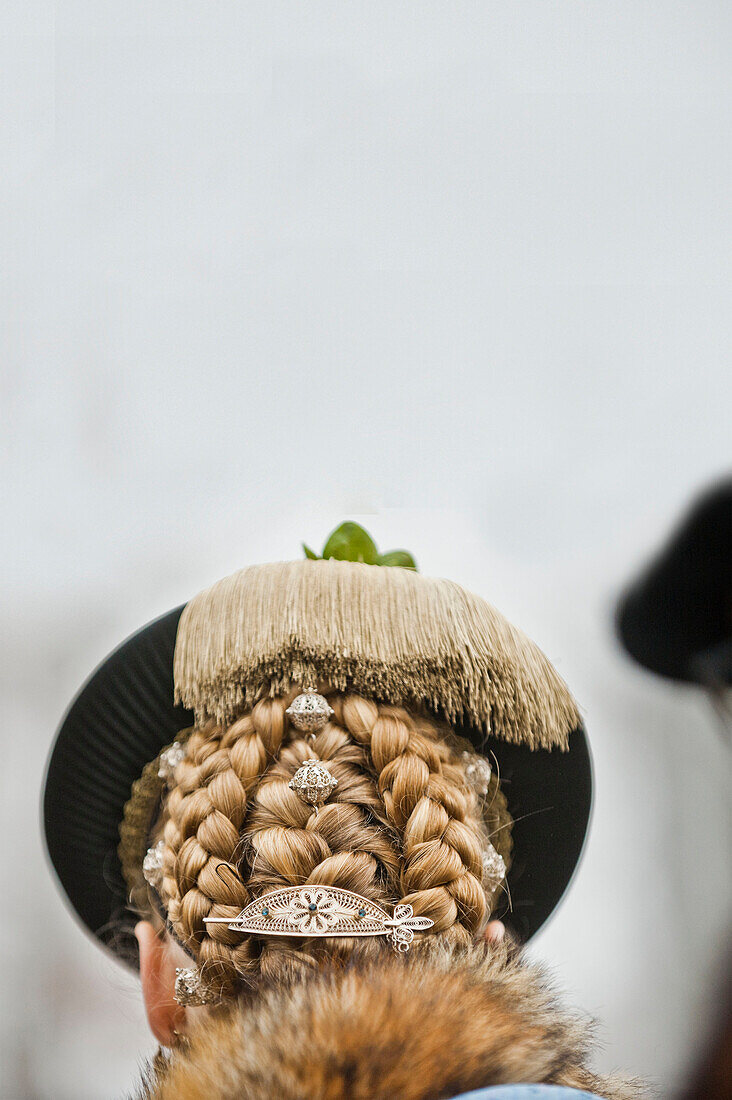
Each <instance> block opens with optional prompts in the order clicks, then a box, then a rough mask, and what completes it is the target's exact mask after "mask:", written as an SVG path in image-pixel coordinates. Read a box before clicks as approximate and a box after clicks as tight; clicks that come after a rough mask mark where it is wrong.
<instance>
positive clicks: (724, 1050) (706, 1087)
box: [681, 967, 732, 1100]
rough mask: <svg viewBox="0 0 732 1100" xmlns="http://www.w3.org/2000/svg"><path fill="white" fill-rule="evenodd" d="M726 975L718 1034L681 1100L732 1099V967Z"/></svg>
mask: <svg viewBox="0 0 732 1100" xmlns="http://www.w3.org/2000/svg"><path fill="white" fill-rule="evenodd" d="M727 973H728V981H727V988H726V990H725V998H724V1011H723V1012H722V1015H721V1019H720V1022H719V1023H718V1025H717V1027H718V1030H717V1033H716V1035H715V1038H714V1041H713V1042H712V1043H711V1044H710V1045H709V1049H708V1050H707V1051H706V1053H705V1056H704V1057H703V1058H702V1059H701V1061H700V1063H699V1065H698V1066H697V1067H696V1070H695V1072H694V1073H693V1074H692V1078H691V1079H692V1082H693V1083H692V1084H690V1086H689V1088H688V1089H687V1091H686V1092H685V1093H684V1094H683V1097H682V1098H681V1100H732V967H728V968H727Z"/></svg>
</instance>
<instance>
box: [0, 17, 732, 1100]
mask: <svg viewBox="0 0 732 1100" xmlns="http://www.w3.org/2000/svg"><path fill="white" fill-rule="evenodd" d="M2 19H3V22H4V25H5V29H4V33H3V36H2V45H1V47H0V49H2V58H1V61H2V63H1V64H0V86H1V89H2V103H3V110H2V118H0V140H1V142H2V152H3V172H2V184H1V186H2V204H1V205H0V227H1V228H0V234H1V244H2V256H3V260H2V267H1V271H2V275H1V277H2V282H3V288H4V292H3V294H2V302H1V304H0V311H1V315H0V322H1V324H0V328H1V330H2V333H3V336H2V340H3V353H2V364H3V414H4V430H3V438H2V446H3V451H4V475H3V478H2V488H3V493H4V503H3V517H4V520H5V532H6V533H5V536H4V538H3V550H4V555H5V558H6V560H5V564H4V568H3V573H2V576H3V593H2V604H3V617H4V624H5V625H4V630H3V643H2V665H1V668H2V676H3V681H4V683H3V696H2V697H3V709H4V715H5V717H4V721H3V726H2V733H1V734H0V737H2V759H3V768H2V785H3V786H2V791H3V794H2V805H1V807H0V810H1V812H2V821H1V822H0V829H1V830H2V836H3V871H4V874H3V891H2V906H1V907H0V930H1V932H2V935H1V936H0V951H1V952H2V960H1V962H0V965H1V967H2V973H3V978H4V990H3V993H2V999H3V1011H2V1013H1V1014H0V1019H1V1020H2V1023H1V1025H0V1026H1V1027H2V1048H3V1049H2V1052H1V1054H2V1057H1V1060H2V1063H3V1066H4V1068H3V1071H2V1074H3V1078H2V1085H1V1086H0V1087H1V1088H2V1096H3V1097H6V1098H11V1100H21V1098H31V1097H32V1098H36V1097H37V1098H51V1100H66V1098H69V1100H71V1098H73V1100H87V1098H88V1100H99V1098H106V1097H115V1096H119V1095H122V1094H124V1093H125V1091H126V1090H129V1089H130V1088H131V1087H132V1085H133V1082H134V1079H135V1077H136V1073H137V1065H138V1062H139V1060H140V1059H141V1058H142V1056H143V1055H146V1054H148V1053H150V1051H151V1050H152V1049H153V1044H152V1041H151V1039H150V1037H149V1036H148V1032H147V1029H146V1025H145V1022H144V1019H143V1013H142V1009H141V1003H140V996H139V991H138V987H137V983H136V981H135V980H134V979H133V978H132V977H130V976H128V975H127V974H126V973H124V972H123V971H122V969H121V968H120V967H118V966H117V965H116V964H115V963H113V962H111V961H109V960H107V959H106V958H105V957H103V955H102V954H101V952H99V951H97V950H96V948H95V947H94V946H93V945H92V943H91V942H90V941H89V940H87V939H86V938H85V937H84V936H83V935H82V933H81V932H80V931H79V929H78V928H77V927H76V925H75V923H74V921H73V919H72V918H71V916H70V915H69V913H68V911H67V910H66V908H65V906H64V904H63V903H62V901H61V899H60V897H59V896H58V895H57V892H56V889H55V885H54V883H53V882H52V879H51V877H50V875H49V872H48V868H47V867H46V865H45V862H44V855H43V850H42V845H41V840H40V835H39V824H38V800H39V791H40V785H41V779H42V772H43V767H44V761H45V758H46V756H47V753H48V751H49V747H50V744H51V739H52V737H53V732H54V728H55V726H56V725H57V723H58V721H59V719H60V717H61V715H62V712H63V710H64V708H65V706H66V704H67V702H68V701H69V699H70V697H71V695H72V694H73V693H74V691H75V690H76V689H77V687H78V686H79V684H80V683H81V681H82V680H83V679H84V678H85V676H86V675H87V673H88V672H89V671H90V669H91V667H92V666H93V665H94V664H95V663H96V662H97V661H98V660H99V659H100V658H101V657H102V656H103V655H104V654H105V653H106V652H107V651H108V650H109V649H110V648H112V646H114V645H115V644H116V643H117V642H118V641H119V640H120V639H121V638H122V637H123V636H124V635H126V634H127V633H129V632H131V631H132V630H134V629H135V628H136V627H138V626H139V625H140V624H141V623H142V622H144V621H145V620H147V619H149V618H151V617H153V616H154V615H157V614H158V613H161V612H163V611H166V610H167V609H168V608H170V607H172V606H174V605H175V604H177V603H180V602H182V601H184V600H186V599H187V598H188V597H190V596H191V595H192V594H193V593H194V592H196V591H197V590H198V589H200V588H202V587H203V586H204V585H206V584H208V583H209V582H212V581H213V580H215V579H217V578H218V577H219V576H223V575H224V574H225V573H227V572H230V571H231V570H233V569H235V568H238V567H239V566H241V565H244V564H247V563H250V562H253V561H261V560H272V559H276V558H287V557H297V556H299V554H300V548H299V542H300V540H301V539H306V540H307V541H308V542H309V543H311V544H313V545H315V544H318V545H322V541H323V540H324V539H325V536H326V535H327V533H328V532H329V531H330V529H331V528H332V527H333V526H335V525H336V524H337V523H338V522H340V521H341V520H343V519H346V518H354V519H357V520H360V521H361V522H363V523H364V524H365V525H366V526H367V527H368V528H369V529H370V530H371V531H372V532H373V534H374V536H375V538H376V540H377V542H378V543H379V545H381V546H382V547H383V548H385V549H388V548H391V547H395V546H406V547H407V548H409V549H410V550H412V551H413V552H414V554H415V555H416V556H417V559H418V562H419V564H420V566H421V568H422V570H423V571H424V572H426V573H433V574H444V575H448V576H450V577H452V578H454V579H455V580H458V581H461V582H462V583H464V584H465V585H467V586H468V587H470V588H473V589H475V590H477V591H478V592H480V593H481V594H483V595H484V596H486V597H487V598H488V599H490V600H491V601H492V602H494V603H495V604H497V605H498V606H499V607H500V608H501V609H502V610H503V611H504V612H505V613H506V614H507V615H508V616H509V617H510V618H511V619H513V620H514V621H515V622H517V623H518V624H519V625H521V626H522V627H523V628H524V629H525V630H526V631H527V632H528V633H530V634H531V635H532V636H533V637H535V638H536V640H537V641H539V642H540V644H541V645H542V646H543V647H544V648H545V650H546V651H547V652H548V653H549V655H550V656H551V657H552V658H553V659H554V660H555V661H556V663H557V664H558V667H559V668H560V671H561V672H562V674H563V675H564V676H565V678H566V679H567V680H568V682H569V684H570V685H571V686H572V688H573V689H574V692H575V694H576V695H577V697H578V699H579V700H580V702H581V704H582V706H583V708H584V710H585V713H586V717H587V723H588V728H589V732H590V736H591V739H592V744H593V749H594V753H595V764H596V769H597V799H596V811H595V817H594V823H593V829H592V834H591V839H590V843H589V846H588V849H587V853H586V858H585V861H584V863H583V865H582V868H581V871H580V873H579V876H578V878H577V879H576V881H575V884H574V887H573V889H572V891H571V894H570V895H569V896H568V898H567V900H566V901H565V904H564V905H563V907H562V908H561V909H560V911H559V912H558V914H557V915H556V917H555V919H554V920H553V921H552V922H551V924H550V925H549V926H548V927H547V928H546V929H545V931H544V932H542V933H541V934H540V936H539V937H538V938H537V940H536V942H535V948H534V952H535V954H536V955H537V956H538V957H540V958H543V959H545V960H546V961H547V962H548V963H549V964H550V965H551V966H553V967H555V968H556V970H557V971H558V973H559V974H560V975H561V979H562V981H563V983H564V985H565V986H566V987H567V989H568V990H569V992H570V996H571V998H572V999H573V1000H574V1001H575V1002H576V1003H578V1004H580V1005H582V1006H584V1007H585V1008H586V1009H588V1010H590V1011H592V1012H593V1013H597V1014H598V1015H599V1016H600V1018H601V1020H602V1022H603V1026H602V1030H601V1037H602V1040H603V1043H604V1049H603V1050H602V1051H601V1053H600V1055H599V1059H598V1064H599V1065H601V1066H602V1067H603V1068H608V1067H612V1066H621V1067H624V1068H625V1069H627V1070H630V1071H633V1072H637V1073H640V1074H643V1075H647V1076H649V1077H651V1078H653V1079H655V1080H656V1081H657V1082H659V1083H660V1086H661V1092H662V1095H664V1096H668V1095H670V1093H671V1091H672V1089H673V1087H674V1086H675V1084H676V1083H677V1082H678V1081H679V1080H680V1077H681V1075H682V1074H683V1071H684V1068H685V1066H686V1064H687V1061H688V1059H689V1058H690V1057H691V1055H692V1053H693V1052H694V1051H695V1050H696V1049H697V1048H698V1044H699V1041H700V1036H701V1035H702V1034H703V1033H704V1029H705V1027H706V1026H707V1022H708V1018H709V1000H710V989H711V984H712V983H713V981H714V979H715V976H716V973H717V970H718V968H719V958H720V951H721V949H722V945H723V943H724V940H725V936H726V932H727V926H728V920H729V913H730V901H731V900H732V882H731V873H730V863H731V862H732V861H730V858H729V853H730V847H729V842H730V821H729V805H728V804H729V797H728V790H729V773H728V770H727V761H726V759H725V753H724V752H723V749H722V744H721V741H720V739H719V738H718V736H717V734H716V731H715V729H714V725H713V722H712V719H711V717H710V714H709V713H708V711H707V708H706V707H705V705H704V703H703V701H702V700H701V699H700V698H698V697H697V696H696V695H695V694H694V692H693V691H690V690H686V689H682V688H674V687H672V686H669V685H668V684H665V683H663V682H662V681H660V680H656V679H654V678H652V677H651V676H648V675H645V674H643V673H642V672H641V671H640V670H639V669H636V668H634V667H633V666H632V665H631V664H630V663H629V662H628V661H626V660H625V659H624V657H623V656H622V655H621V653H620V651H619V649H618V646H617V644H616V642H615V640H614V637H613V633H612V622H611V617H612V610H613V603H614V600H615V599H616V596H617V593H618V591H619V588H620V587H622V585H623V584H624V582H625V581H626V580H627V579H628V577H629V576H630V575H631V574H633V573H634V572H635V571H636V569H637V568H638V567H639V565H640V564H641V562H642V560H643V559H644V558H645V557H646V556H647V554H648V553H649V552H650V551H651V549H653V548H654V547H655V545H656V544H657V543H658V542H659V540H660V539H661V538H662V536H663V535H665V533H666V530H667V528H668V526H669V525H670V524H671V523H672V522H673V520H674V519H675V518H676V516H677V514H678V512H679V511H680V509H681V508H682V507H683V505H684V503H685V501H686V499H687V497H688V495H689V494H690V493H691V492H692V491H693V490H695V489H696V488H697V487H699V486H700V485H702V484H703V483H704V482H706V481H707V480H708V479H710V478H714V477H715V476H716V475H718V474H720V473H721V472H723V471H724V470H725V469H726V468H728V464H729V460H730V410H731V409H732V382H731V380H730V371H729V365H728V360H729V347H730V327H731V325H730V289H731V287H732V280H731V279H730V275H731V270H730V255H731V252H730V246H731V244H732V240H731V237H732V234H731V233H730V223H731V221H732V218H731V209H730V202H729V187H730V160H731V148H730V104H731V102H732V98H731V96H730V30H731V28H732V13H731V12H730V9H729V7H728V5H726V4H724V3H721V2H720V3H711V2H702V0H695V2H694V3H684V4H681V3H673V2H664V3H660V2H648V3H644V4H638V3H637V2H636V0H617V2H614V3H609V2H595V3H591V4H588V3H587V2H586V0H582V2H575V0H561V3H559V2H557V3H549V2H543V3H534V2H530V0H523V2H522V3H521V4H509V3H492V2H488V0H481V2H479V3H465V2H461V0H450V2H445V3H435V2H431V0H422V2H420V3H401V2H398V0H396V2H395V0H388V2H382V0H369V2H368V3H360V2H354V0H348V2H344V0H339V2H332V3H321V2H318V0H311V2H309V3H308V4H301V3H294V2H290V3H280V2H276V0H268V2H267V3H254V2H239V3H233V2H232V3H229V2H209V3H205V4H203V3H193V2H186V0H183V2H180V0H179V2H177V3H175V4H173V3H154V2H153V3H149V2H148V3H144V4H143V3H138V2H134V0H125V2H123V3H120V2H119V0H115V2H114V3H111V2H108V0H93V2H92V0H89V2H78V3H74V2H59V3H56V4H52V3H42V2H34V0H23V2H22V3H21V0H9V2H8V3H6V5H5V8H4V13H3V16H2Z"/></svg>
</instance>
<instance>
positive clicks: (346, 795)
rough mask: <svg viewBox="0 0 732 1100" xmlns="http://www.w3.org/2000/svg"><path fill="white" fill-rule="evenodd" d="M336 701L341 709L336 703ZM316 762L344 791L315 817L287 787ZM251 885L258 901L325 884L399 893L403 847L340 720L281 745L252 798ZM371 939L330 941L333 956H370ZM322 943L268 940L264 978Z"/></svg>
mask: <svg viewBox="0 0 732 1100" xmlns="http://www.w3.org/2000/svg"><path fill="white" fill-rule="evenodd" d="M331 702H332V703H333V704H334V706H336V707H337V701H336V700H334V699H332V700H331ZM313 757H316V758H317V759H319V760H322V761H323V762H324V763H326V764H327V767H328V770H329V771H330V773H331V774H332V775H333V777H334V778H335V779H337V780H338V786H337V787H336V789H335V792H334V794H333V795H332V796H331V798H330V799H329V800H328V802H327V803H326V805H324V806H323V807H321V808H320V810H319V811H318V812H317V813H315V812H314V811H313V809H312V807H310V806H308V805H306V804H305V803H303V802H302V800H301V799H300V798H299V796H298V795H297V794H296V793H295V792H294V791H291V790H290V788H289V786H288V783H289V781H290V779H291V778H292V776H293V775H294V774H295V772H296V771H297V769H298V768H299V767H300V765H301V764H302V763H303V762H304V761H305V760H307V759H309V758H313ZM246 839H247V843H248V858H249V861H250V868H251V869H250V875H249V880H248V884H249V888H250V890H251V892H252V895H253V896H257V895H258V894H260V893H262V892H264V891H266V890H273V889H277V888H278V887H282V886H289V885H300V884H321V885H330V886H340V887H342V888H343V889H346V890H353V891H355V892H356V893H359V894H362V895H364V896H365V897H369V898H371V899H372V900H374V901H379V902H381V903H382V904H389V903H390V902H391V901H392V899H393V897H394V896H395V894H396V892H397V891H398V882H399V863H400V860H399V845H398V843H397V840H396V837H395V836H394V835H393V831H392V829H391V828H390V827H389V823H388V821H387V818H386V816H385V814H384V806H383V802H382V800H381V799H380V797H379V794H378V791H377V789H376V784H375V782H374V779H373V776H372V774H371V771H370V769H369V767H368V761H367V754H366V752H365V751H364V749H363V747H362V746H361V745H359V744H358V743H356V742H355V741H354V740H353V739H352V738H351V737H350V735H349V734H348V732H347V731H346V730H345V729H344V728H343V727H342V726H341V725H340V724H339V722H338V715H337V713H336V716H335V717H334V718H333V720H332V721H331V722H330V723H329V724H328V725H327V726H326V727H325V729H323V730H322V731H321V732H320V733H319V734H318V735H317V736H316V737H315V739H314V740H313V742H312V743H306V742H305V741H304V740H303V739H302V737H301V735H299V734H296V736H295V739H294V740H293V741H291V742H290V743H289V744H288V745H287V746H286V747H285V748H283V750H282V752H281V754H280V758H279V760H278V761H277V762H276V763H275V764H274V765H273V766H272V767H271V768H270V769H269V771H268V772H267V775H266V776H265V777H264V779H263V780H262V783H261V784H260V786H259V788H258V790H257V794H256V797H255V799H254V802H253V805H252V810H251V814H250V816H249V817H248V820H247V823H246ZM380 946H381V945H380V944H378V943H375V942H374V941H373V940H361V941H358V942H356V943H354V941H353V940H351V939H344V940H339V939H330V940H329V942H328V947H327V951H328V953H329V954H330V955H331V956H333V955H346V954H348V955H353V953H354V952H357V953H359V954H367V953H372V952H374V951H376V950H378V949H379V948H380ZM323 951H324V947H323V944H322V942H320V941H317V940H315V941H311V942H310V943H309V944H304V945H303V946H301V947H300V948H293V944H292V941H287V940H271V941H264V942H263V946H262V952H261V956H260V960H259V964H260V970H261V973H262V974H263V975H265V976H269V975H275V974H278V975H279V974H282V971H283V969H284V970H286V971H290V972H294V971H296V970H297V969H302V967H303V966H305V967H306V968H307V967H311V966H313V965H314V964H315V960H316V959H317V958H318V957H319V956H320V955H322V954H323Z"/></svg>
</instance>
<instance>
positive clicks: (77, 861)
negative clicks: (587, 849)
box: [43, 607, 592, 965]
mask: <svg viewBox="0 0 732 1100" xmlns="http://www.w3.org/2000/svg"><path fill="white" fill-rule="evenodd" d="M182 610H183V608H182V607H178V608H175V609H174V610H173V611H170V612H169V613H168V614H167V615H163V616H162V617H161V618H159V619H155V620H154V621H153V622H151V623H148V625H147V626H144V627H143V628H142V629H141V630H139V631H138V632H137V633H135V634H133V635H132V636H131V637H130V638H128V639H127V640H126V641H125V642H123V643H122V645H120V646H119V647H118V648H117V649H115V650H114V651H113V652H112V653H111V654H110V655H109V656H108V657H107V658H106V659H105V660H104V661H102V663H101V664H100V665H99V667H98V668H97V669H96V670H95V671H94V672H93V673H92V675H91V676H90V677H89V679H88V680H87V682H86V683H85V684H84V686H83V687H82V688H81V690H80V692H79V694H78V695H77V696H76V698H75V699H74V701H73V702H72V704H71V706H70V707H69V709H68V711H67V713H66V715H65V717H64V719H63V721H62V723H61V726H60V728H59V731H58V734H57V737H56V740H55V742H54V745H53V749H52V751H51V756H50V759H49V763H48V768H47V772H46V780H45V788H44V795H43V818H44V828H45V838H46V846H47V850H48V855H49V857H50V860H51V863H52V865H53V867H54V869H55V872H56V874H57V876H58V878H59V881H60V883H61V886H62V888H63V891H64V893H65V894H66V896H67V898H68V900H69V902H70V903H71V906H72V907H73V909H74V911H75V913H76V914H77V916H78V917H79V919H80V920H81V922H82V924H83V925H84V926H85V928H86V929H87V930H88V931H89V932H91V933H92V935H94V936H95V937H96V938H97V940H99V941H100V942H101V943H102V944H104V945H105V946H107V947H108V948H110V949H111V950H112V951H113V952H114V953H115V954H116V955H117V956H118V957H120V958H122V959H123V960H125V961H127V962H129V963H130V964H131V965H136V961H137V953H136V944H135V941H134V937H133V936H132V935H131V933H132V929H133V927H134V923H135V917H134V915H133V914H132V913H131V912H130V911H129V910H128V908H127V906H126V892H127V891H126V886H125V882H124V878H123V875H122V867H121V864H120V860H119V856H118V853H117V846H118V844H119V825H120V822H121V820H122V816H123V810H124V806H125V803H126V802H127V800H128V799H129V797H130V791H131V788H132V784H133V783H134V781H135V780H136V779H138V778H139V777H140V775H141V773H142V770H143V768H144V766H145V765H146V764H147V763H148V762H149V761H151V760H153V759H154V758H155V757H156V756H157V754H158V753H159V752H160V750H161V748H162V747H163V746H164V745H167V744H169V743H170V742H171V741H173V740H174V739H175V735H176V734H177V733H178V732H179V731H180V730H182V729H185V728H186V727H188V726H190V725H192V723H193V715H192V713H191V712H190V711H188V710H185V709H184V708H183V707H176V706H174V705H173V653H174V649H175V639H176V631H177V628H178V620H179V619H180V616H181V613H182ZM457 732H458V733H459V734H460V735H461V736H463V737H465V738H467V739H468V740H470V741H471V742H472V743H473V744H474V745H475V746H476V748H477V749H479V750H480V751H485V752H489V753H493V754H495V759H496V762H497V767H498V769H499V772H500V778H501V785H502V789H503V791H504V793H505V795H506V798H507V801H508V808H509V811H510V813H511V816H512V817H513V819H514V826H513V857H512V858H513V862H512V866H511V869H510V871H509V874H508V880H507V884H508V896H507V902H506V906H507V912H506V913H505V914H504V915H503V919H504V920H505V922H506V924H507V925H508V926H509V927H510V928H511V929H512V930H513V931H514V932H515V933H516V934H517V935H518V936H519V938H520V939H522V940H527V939H529V938H530V937H531V936H533V935H534V934H535V933H536V932H537V931H538V930H539V928H541V926H542V925H543V924H544V922H545V921H546V920H547V918H548V917H549V915H550V914H551V913H552V911H553V910H554V909H555V908H556V906H557V905H558V903H559V901H560V899H561V897H562V895H563V894H564V892H565V890H566V888H567V886H568V885H569V882H570V880H571V878H572V875H573V874H574V871H575V868H576V866H577V864H578V862H579V859H580V856H581V853H582V848H583V845H584V842H585V837H586V834H587V828H588V824H589V818H590V811H591V805H592V764H591V759H590V752H589V746H588V743H587V737H586V735H585V731H584V729H582V728H581V727H580V728H578V729H576V730H575V731H574V732H573V733H572V734H571V735H570V738H569V751H568V752H560V751H558V750H554V751H551V752H549V751H546V750H543V749H539V750H535V751H534V750H531V749H529V748H526V747H524V746H519V745H508V744H506V743H505V742H503V741H499V740H498V739H497V738H493V737H488V738H486V737H485V736H484V735H483V734H482V733H480V732H479V731H476V730H475V729H470V728H466V727H463V728H460V729H458V731H457ZM508 897H510V910H508ZM497 915H501V914H500V913H498V914H497Z"/></svg>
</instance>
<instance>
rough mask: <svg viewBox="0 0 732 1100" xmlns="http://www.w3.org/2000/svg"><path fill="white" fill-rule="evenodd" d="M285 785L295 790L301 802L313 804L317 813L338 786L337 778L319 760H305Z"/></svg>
mask: <svg viewBox="0 0 732 1100" xmlns="http://www.w3.org/2000/svg"><path fill="white" fill-rule="evenodd" d="M287 786H288V787H289V788H290V790H291V791H295V792H296V793H297V794H298V795H299V797H300V798H301V799H302V800H303V802H306V803H307V804H308V805H309V806H313V807H314V809H315V812H316V814H317V812H318V809H319V808H320V806H322V805H323V803H324V802H327V800H328V799H329V798H330V796H331V795H332V793H333V791H334V790H335V789H336V787H337V786H338V780H337V779H335V778H334V777H333V776H332V775H331V774H330V772H329V771H328V769H327V768H326V766H325V764H322V763H321V762H320V760H306V761H305V762H304V764H302V765H301V767H299V768H298V769H297V771H296V772H295V774H294V775H293V777H292V779H291V780H290V782H289V783H288V784H287Z"/></svg>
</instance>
